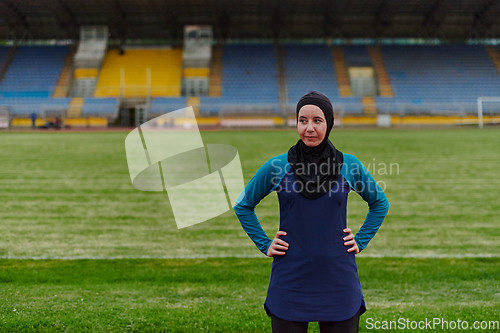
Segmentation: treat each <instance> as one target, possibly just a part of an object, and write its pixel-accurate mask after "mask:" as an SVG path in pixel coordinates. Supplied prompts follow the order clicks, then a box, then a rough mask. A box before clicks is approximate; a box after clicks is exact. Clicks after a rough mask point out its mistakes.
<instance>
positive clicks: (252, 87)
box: [200, 44, 279, 114]
mask: <svg viewBox="0 0 500 333" xmlns="http://www.w3.org/2000/svg"><path fill="white" fill-rule="evenodd" d="M222 58H223V59H222V82H221V90H222V91H221V97H200V102H201V105H200V113H201V114H213V113H217V112H219V111H220V110H221V109H223V108H224V107H227V106H229V105H237V104H240V105H243V104H252V105H254V106H255V108H253V109H248V110H256V109H260V110H267V111H271V112H278V111H279V110H278V107H277V104H278V78H277V70H276V51H275V46H274V44H231V45H226V46H225V47H224V49H223V56H222ZM233 109H235V110H236V109H238V108H233ZM245 111H246V110H245V108H243V107H242V108H240V109H238V111H236V112H245Z"/></svg>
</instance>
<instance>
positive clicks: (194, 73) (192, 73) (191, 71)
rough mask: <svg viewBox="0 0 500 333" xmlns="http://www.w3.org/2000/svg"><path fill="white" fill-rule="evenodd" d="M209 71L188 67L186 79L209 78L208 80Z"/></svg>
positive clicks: (185, 73)
mask: <svg viewBox="0 0 500 333" xmlns="http://www.w3.org/2000/svg"><path fill="white" fill-rule="evenodd" d="M208 74H209V69H208V68H203V67H201V68H195V67H188V68H184V77H207V78H208Z"/></svg>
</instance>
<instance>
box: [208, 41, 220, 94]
mask: <svg viewBox="0 0 500 333" xmlns="http://www.w3.org/2000/svg"><path fill="white" fill-rule="evenodd" d="M222 48H223V46H222V45H215V46H214V47H213V48H212V60H211V62H210V74H209V77H208V96H211V97H220V96H221V94H222V89H221V85H222Z"/></svg>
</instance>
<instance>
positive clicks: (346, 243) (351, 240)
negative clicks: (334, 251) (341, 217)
mask: <svg viewBox="0 0 500 333" xmlns="http://www.w3.org/2000/svg"><path fill="white" fill-rule="evenodd" d="M344 232H346V233H348V234H349V235H347V236H345V237H344V238H343V239H344V246H351V245H352V247H351V248H350V249H347V252H352V251H354V254H358V253H359V247H358V244H356V241H355V240H354V235H353V234H352V231H351V229H349V228H346V229H344Z"/></svg>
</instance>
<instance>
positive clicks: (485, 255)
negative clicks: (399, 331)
mask: <svg viewBox="0 0 500 333" xmlns="http://www.w3.org/2000/svg"><path fill="white" fill-rule="evenodd" d="M210 258H214V259H217V258H267V257H266V256H265V255H264V254H233V255H210V254H207V255H203V254H199V255H182V256H135V257H134V256H102V257H99V256H90V257H85V256H36V257H30V256H0V259H18V260H20V259H32V260H47V259H50V260H80V259H90V260H110V259H210ZM358 258H395V259H397V258H414V259H446V258H454V259H464V258H500V253H494V254H491V253H466V254H402V255H385V254H362V255H358Z"/></svg>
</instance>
